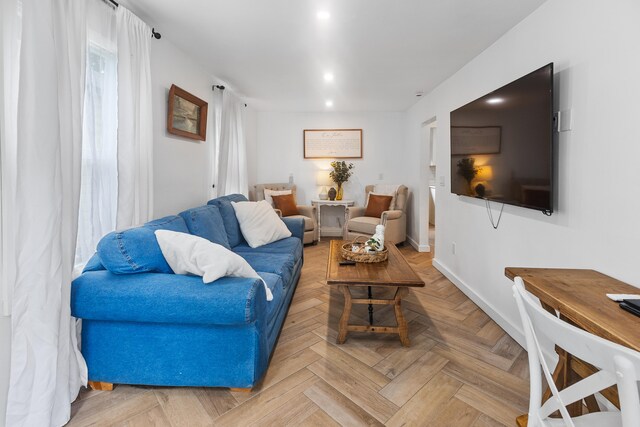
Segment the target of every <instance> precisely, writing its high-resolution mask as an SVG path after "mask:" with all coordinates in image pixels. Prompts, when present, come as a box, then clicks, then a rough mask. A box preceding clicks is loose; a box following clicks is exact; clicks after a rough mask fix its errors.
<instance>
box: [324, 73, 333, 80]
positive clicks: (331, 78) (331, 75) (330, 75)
mask: <svg viewBox="0 0 640 427" xmlns="http://www.w3.org/2000/svg"><path fill="white" fill-rule="evenodd" d="M324 81H325V82H332V81H333V73H324Z"/></svg>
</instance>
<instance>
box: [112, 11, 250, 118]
mask: <svg viewBox="0 0 640 427" xmlns="http://www.w3.org/2000/svg"><path fill="white" fill-rule="evenodd" d="M109 1H111V0H109ZM216 89H218V90H224V86H222V85H213V86H211V90H216ZM244 106H245V107H246V106H247V104H244Z"/></svg>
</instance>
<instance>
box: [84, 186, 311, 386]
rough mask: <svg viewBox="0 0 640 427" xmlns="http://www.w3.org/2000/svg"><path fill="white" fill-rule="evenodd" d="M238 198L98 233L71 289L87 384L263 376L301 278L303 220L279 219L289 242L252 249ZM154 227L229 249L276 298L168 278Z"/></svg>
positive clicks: (252, 283) (254, 288)
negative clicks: (90, 255) (237, 206)
mask: <svg viewBox="0 0 640 427" xmlns="http://www.w3.org/2000/svg"><path fill="white" fill-rule="evenodd" d="M244 200H246V198H244V196H242V195H231V196H225V197H220V198H218V199H214V200H211V201H209V203H208V204H207V205H205V206H201V207H198V208H194V209H190V210H187V211H185V212H182V213H181V214H180V215H176V216H170V217H166V218H162V219H160V220H155V221H151V222H149V223H147V224H145V225H144V226H141V227H137V228H134V229H129V230H126V231H123V232H113V233H110V234H108V235H106V236H105V237H103V239H102V240H101V241H100V243H99V244H98V250H97V253H96V255H94V257H93V258H92V259H91V260H90V262H89V263H88V264H87V266H86V268H85V270H84V271H83V273H82V275H80V276H79V277H78V278H77V279H75V280H74V281H73V284H72V288H71V311H72V315H73V316H75V317H77V318H81V319H82V354H83V355H84V358H85V360H86V362H87V365H88V368H89V380H90V381H93V382H103V383H112V384H144V385H158V386H206V387H230V388H252V387H254V386H255V385H256V384H257V383H258V382H259V381H260V380H261V378H262V377H263V375H264V373H265V371H266V369H267V366H268V363H269V358H270V355H271V353H272V351H273V349H274V347H275V343H276V340H277V338H278V335H279V332H280V329H281V328H282V324H283V322H284V319H285V316H286V314H287V311H288V308H289V305H290V302H291V298H292V297H293V293H294V291H295V288H296V286H297V283H298V279H299V278H300V272H301V269H302V263H303V250H302V239H303V236H304V223H303V221H302V220H301V219H287V218H284V219H283V221H284V222H285V224H286V225H287V227H288V228H289V230H291V233H292V237H289V238H286V239H283V240H279V241H277V242H274V243H271V244H268V245H265V246H262V247H259V248H255V249H253V248H251V247H250V246H249V245H248V244H247V242H246V241H245V239H244V237H243V236H242V233H241V232H240V227H239V224H238V221H237V219H236V216H235V212H234V210H233V207H232V206H231V202H232V201H244ZM156 229H170V230H173V231H182V232H189V233H191V234H195V235H198V236H200V237H204V238H207V239H209V240H211V241H214V242H215V243H220V244H223V245H225V246H227V247H228V248H230V249H231V250H233V251H234V252H236V253H237V254H239V255H240V256H242V257H243V258H244V259H246V260H247V262H248V263H249V264H250V265H251V266H252V267H253V268H254V269H255V270H256V271H257V272H258V274H259V275H260V276H261V277H262V278H263V279H264V280H265V281H266V283H267V286H268V287H269V289H270V290H271V292H272V293H273V301H269V302H267V300H266V293H265V290H264V286H263V284H262V282H261V281H259V280H255V279H245V278H233V277H224V278H221V279H219V280H217V281H215V282H213V283H210V284H204V283H202V278H201V277H195V276H186V275H176V274H173V271H172V270H171V268H170V267H169V266H168V264H166V261H165V260H164V257H162V253H161V252H159V251H160V248H159V246H158V244H157V241H155V237H154V234H153V231H154V230H156ZM158 254H159V255H158Z"/></svg>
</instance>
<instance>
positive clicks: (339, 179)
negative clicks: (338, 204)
mask: <svg viewBox="0 0 640 427" xmlns="http://www.w3.org/2000/svg"><path fill="white" fill-rule="evenodd" d="M331 167H332V168H333V170H332V171H331V172H329V176H330V177H331V179H332V180H333V182H335V183H336V185H337V186H338V191H337V192H336V200H342V194H343V189H342V184H344V183H345V182H347V181H349V177H351V175H353V172H352V171H351V170H352V169H353V168H354V166H353V163H349V164H347V163H346V162H345V161H344V160H343V161H337V160H335V161H333V162H331Z"/></svg>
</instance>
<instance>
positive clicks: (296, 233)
mask: <svg viewBox="0 0 640 427" xmlns="http://www.w3.org/2000/svg"><path fill="white" fill-rule="evenodd" d="M282 221H283V222H284V224H285V225H286V226H287V228H288V229H289V231H291V235H292V236H293V237H297V238H298V239H300V241H301V242H304V219H302V218H288V217H286V216H285V217H284V218H282Z"/></svg>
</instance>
